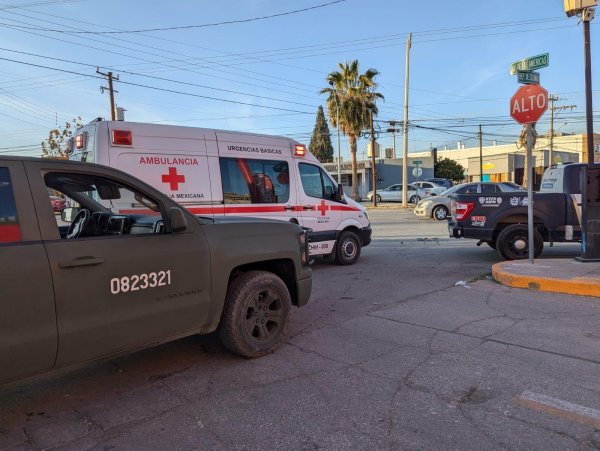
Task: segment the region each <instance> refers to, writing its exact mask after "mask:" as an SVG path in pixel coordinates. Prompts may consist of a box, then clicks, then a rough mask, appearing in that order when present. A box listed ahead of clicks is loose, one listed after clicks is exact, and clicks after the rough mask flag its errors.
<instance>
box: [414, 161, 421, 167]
mask: <svg viewBox="0 0 600 451" xmlns="http://www.w3.org/2000/svg"><path fill="white" fill-rule="evenodd" d="M413 164H414V165H415V166H419V165H420V164H423V162H422V161H421V160H413Z"/></svg>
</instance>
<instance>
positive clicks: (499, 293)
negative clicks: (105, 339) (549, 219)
mask: <svg viewBox="0 0 600 451" xmlns="http://www.w3.org/2000/svg"><path fill="white" fill-rule="evenodd" d="M369 215H370V217H371V220H372V222H373V228H374V240H373V243H372V244H371V245H370V246H368V247H367V248H365V249H364V250H363V255H362V256H361V259H360V261H359V263H357V264H356V265H354V266H349V267H339V266H333V265H329V264H327V263H324V262H317V263H316V264H315V265H314V267H313V269H314V271H313V275H314V290H313V296H312V299H311V301H310V303H309V305H307V306H306V307H303V308H301V309H295V310H294V311H293V316H292V319H291V323H290V327H289V338H288V339H287V341H286V343H285V344H284V346H283V347H282V348H280V349H279V350H278V351H277V352H276V353H274V354H271V355H269V356H266V357H263V358H260V359H256V360H245V359H241V358H238V357H235V356H232V355H230V354H228V353H227V352H226V351H225V350H224V349H223V348H222V347H221V346H220V345H219V343H218V341H217V340H216V339H215V338H214V337H213V336H208V337H191V338H188V339H184V340H180V341H177V342H174V343H170V344H167V345H164V346H160V347H157V348H154V349H149V350H146V351H143V352H139V353H136V354H133V355H129V356H125V357H121V358H119V359H116V360H112V361H108V362H103V363H98V364H94V365H90V366H86V367H84V368H82V369H79V370H74V371H70V372H67V373H62V374H54V375H51V376H45V377H42V378H40V379H38V380H35V381H29V382H27V383H21V384H17V385H11V386H8V387H5V388H3V389H0V406H1V407H0V448H2V449H3V448H20V449H23V448H24V449H28V448H35V449H41V448H59V449H87V448H93V449H111V448H116V449H119V448H120V449H123V448H126V449H318V448H325V449H442V448H443V449H448V448H452V449H507V448H510V449H528V450H529V449H600V321H599V319H600V302H599V300H598V299H597V298H585V297H573V296H571V297H570V296H566V295H559V294H551V293H541V292H535V291H528V290H519V289H512V288H508V287H505V286H502V285H499V284H497V283H495V282H494V281H492V280H490V278H489V274H490V272H491V265H492V264H493V263H495V262H497V261H499V259H498V257H497V255H496V253H495V251H493V250H492V249H490V248H488V247H486V246H482V247H476V246H475V243H474V241H467V240H454V239H450V238H447V232H446V225H445V222H444V223H438V222H434V221H429V220H420V219H417V218H415V217H414V216H413V215H412V213H410V212H409V211H403V210H398V209H386V210H377V211H375V210H370V211H369ZM578 253H579V248H578V246H577V245H560V246H556V247H554V248H552V249H546V250H545V251H544V256H545V257H549V256H554V257H557V258H559V257H560V258H565V257H569V256H574V255H577V254H578Z"/></svg>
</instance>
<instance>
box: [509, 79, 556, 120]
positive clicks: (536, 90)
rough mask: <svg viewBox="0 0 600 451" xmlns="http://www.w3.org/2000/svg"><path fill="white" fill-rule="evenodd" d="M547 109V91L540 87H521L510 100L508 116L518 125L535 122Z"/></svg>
mask: <svg viewBox="0 0 600 451" xmlns="http://www.w3.org/2000/svg"><path fill="white" fill-rule="evenodd" d="M547 109H548V91H546V90H545V89H544V88H542V87H541V86H540V85H523V86H521V87H520V88H519V89H517V92H515V93H514V94H513V96H512V97H511V98H510V115H511V116H512V118H513V119H514V120H515V121H517V122H518V123H519V124H532V123H534V122H537V121H538V120H539V118H540V117H542V115H543V114H544V113H545V112H546V110H547Z"/></svg>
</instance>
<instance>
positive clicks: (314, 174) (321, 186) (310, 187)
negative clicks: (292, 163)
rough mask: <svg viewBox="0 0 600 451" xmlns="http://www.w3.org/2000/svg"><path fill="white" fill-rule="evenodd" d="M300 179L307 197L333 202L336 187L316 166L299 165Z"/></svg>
mask: <svg viewBox="0 0 600 451" xmlns="http://www.w3.org/2000/svg"><path fill="white" fill-rule="evenodd" d="M299 166H300V179H301V180H302V188H303V189H304V192H305V193H306V195H307V196H310V197H316V198H318V199H327V200H334V199H335V192H336V189H337V187H336V185H335V183H334V182H333V180H331V179H330V178H329V176H328V175H327V174H326V173H325V172H324V171H323V170H322V169H321V168H320V167H318V166H314V165H312V164H306V163H300V165H299Z"/></svg>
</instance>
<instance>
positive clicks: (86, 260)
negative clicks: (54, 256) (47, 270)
mask: <svg viewBox="0 0 600 451" xmlns="http://www.w3.org/2000/svg"><path fill="white" fill-rule="evenodd" d="M102 263H104V259H103V258H99V257H79V258H76V259H75V260H71V261H67V262H59V263H58V267H59V268H77V267H79V266H95V265H100V264H102Z"/></svg>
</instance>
